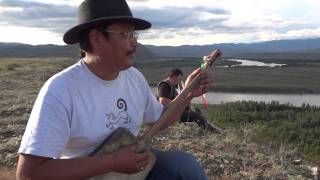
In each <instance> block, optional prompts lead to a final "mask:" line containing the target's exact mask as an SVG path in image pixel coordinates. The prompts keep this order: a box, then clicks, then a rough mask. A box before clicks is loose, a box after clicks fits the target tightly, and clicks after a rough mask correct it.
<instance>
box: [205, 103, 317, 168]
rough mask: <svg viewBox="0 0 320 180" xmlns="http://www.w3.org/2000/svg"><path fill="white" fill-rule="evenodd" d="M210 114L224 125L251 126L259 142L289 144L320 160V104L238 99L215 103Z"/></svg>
mask: <svg viewBox="0 0 320 180" xmlns="http://www.w3.org/2000/svg"><path fill="white" fill-rule="evenodd" d="M208 116H209V117H210V120H211V121H213V122H215V123H216V124H219V125H220V126H222V127H224V128H231V129H234V130H239V129H240V130H243V129H247V128H249V129H250V131H251V132H252V133H253V134H254V137H255V138H256V140H258V141H264V142H268V141H272V142H276V143H278V144H285V145H288V146H290V147H292V148H296V149H297V150H298V151H299V152H300V153H302V154H303V155H304V157H305V158H306V159H308V160H310V161H313V162H316V163H320V139H319V137H320V107H313V106H309V105H303V106H301V107H294V106H292V105H288V104H279V103H277V102H272V103H264V102H260V103H258V102H235V103H225V104H222V105H211V106H210V111H209V112H208ZM242 132H243V131H242Z"/></svg>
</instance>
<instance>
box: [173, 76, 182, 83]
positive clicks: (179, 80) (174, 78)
mask: <svg viewBox="0 0 320 180" xmlns="http://www.w3.org/2000/svg"><path fill="white" fill-rule="evenodd" d="M182 78H183V77H182V76H181V75H178V76H173V77H172V83H173V85H178V84H179V83H180V82H181V81H182Z"/></svg>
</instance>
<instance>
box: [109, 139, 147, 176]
mask: <svg viewBox="0 0 320 180" xmlns="http://www.w3.org/2000/svg"><path fill="white" fill-rule="evenodd" d="M136 149H137V145H129V146H127V147H124V148H122V149H120V150H118V151H116V152H114V153H112V154H110V155H111V156H112V170H113V171H115V172H121V173H127V174H133V173H138V172H140V171H142V170H143V169H144V168H145V167H146V166H147V165H148V163H149V155H148V152H144V153H136Z"/></svg>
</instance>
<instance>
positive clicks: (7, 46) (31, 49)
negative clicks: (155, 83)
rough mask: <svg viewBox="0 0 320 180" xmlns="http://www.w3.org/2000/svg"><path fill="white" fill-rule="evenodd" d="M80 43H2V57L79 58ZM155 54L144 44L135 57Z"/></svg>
mask: <svg viewBox="0 0 320 180" xmlns="http://www.w3.org/2000/svg"><path fill="white" fill-rule="evenodd" d="M79 54H80V49H79V46H78V45H52V44H47V45H35V46H34V45H29V44H21V43H0V58H47V57H49V58H50V57H67V58H78V57H79ZM154 57H155V55H154V54H153V53H152V52H151V51H150V50H149V49H147V48H146V47H144V46H143V45H140V46H138V49H137V52H136V54H135V59H138V60H139V61H148V60H150V59H153V58H154Z"/></svg>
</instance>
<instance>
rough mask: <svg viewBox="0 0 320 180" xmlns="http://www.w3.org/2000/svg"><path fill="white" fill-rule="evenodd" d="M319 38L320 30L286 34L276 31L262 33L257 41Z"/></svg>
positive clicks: (303, 30) (304, 30)
mask: <svg viewBox="0 0 320 180" xmlns="http://www.w3.org/2000/svg"><path fill="white" fill-rule="evenodd" d="M317 37H320V28H316V29H299V30H290V31H288V32H286V33H278V32H275V31H270V32H262V33H260V34H259V35H258V36H257V41H271V40H281V39H302V38H317Z"/></svg>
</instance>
